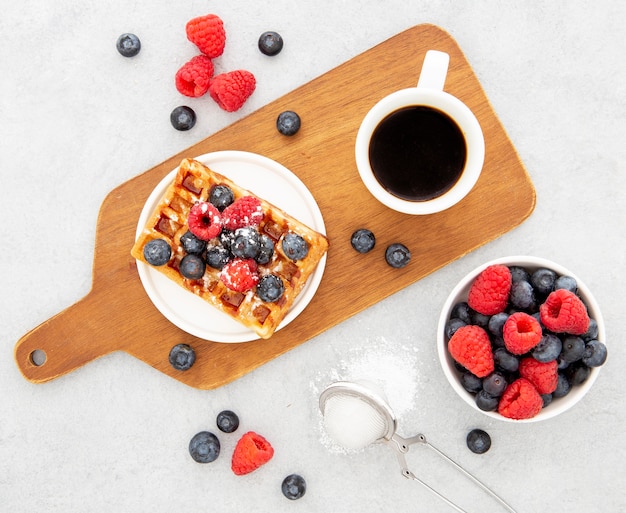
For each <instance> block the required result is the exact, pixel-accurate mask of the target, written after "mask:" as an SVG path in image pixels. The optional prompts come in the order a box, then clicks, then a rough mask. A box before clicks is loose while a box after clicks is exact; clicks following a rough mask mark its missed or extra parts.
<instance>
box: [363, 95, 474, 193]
mask: <svg viewBox="0 0 626 513" xmlns="http://www.w3.org/2000/svg"><path fill="white" fill-rule="evenodd" d="M466 156H467V147H466V144H465V138H464V137H463V133H462V132H461V129H460V128H459V127H458V125H457V124H456V123H455V122H454V121H453V120H452V119H451V118H450V117H449V116H448V115H447V114H444V113H443V112H441V111H439V110H437V109H433V108H431V107H424V106H411V107H405V108H402V109H399V110H397V111H395V112H393V113H391V114H389V115H388V116H387V117H385V118H384V119H383V120H382V121H381V122H380V123H379V124H378V126H377V127H376V129H375V130H374V133H373V134H372V138H371V141H370V147H369V159H370V165H371V167H372V171H373V172H374V176H375V177H376V179H377V180H378V182H379V183H380V185H382V187H383V188H384V189H386V190H387V191H388V192H390V193H391V194H393V195H394V196H397V197H399V198H402V199H405V200H409V201H427V200H430V199H433V198H436V197H437V196H441V195H442V194H444V193H445V192H447V191H448V190H450V189H451V188H452V187H453V186H454V184H456V182H457V181H458V180H459V178H460V176H461V173H462V172H463V167H464V166H465V159H466Z"/></svg>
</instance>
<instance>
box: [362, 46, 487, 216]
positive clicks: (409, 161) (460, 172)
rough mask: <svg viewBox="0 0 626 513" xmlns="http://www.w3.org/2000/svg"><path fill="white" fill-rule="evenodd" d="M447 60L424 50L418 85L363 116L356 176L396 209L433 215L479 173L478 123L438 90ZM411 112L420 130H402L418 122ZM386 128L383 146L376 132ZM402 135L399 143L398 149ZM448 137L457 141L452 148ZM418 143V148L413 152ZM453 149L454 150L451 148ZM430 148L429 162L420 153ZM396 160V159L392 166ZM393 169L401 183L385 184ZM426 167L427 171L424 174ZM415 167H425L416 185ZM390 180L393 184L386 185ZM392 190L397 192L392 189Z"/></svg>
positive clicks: (453, 200)
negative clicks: (436, 125) (422, 192)
mask: <svg viewBox="0 0 626 513" xmlns="http://www.w3.org/2000/svg"><path fill="white" fill-rule="evenodd" d="M449 61H450V57H449V55H448V54H447V53H444V52H440V51H436V50H429V51H428V52H427V53H426V57H425V59H424V63H423V65H422V70H421V73H420V77H419V81H418V84H417V87H410V88H408V89H401V90H399V91H396V92H394V93H391V94H390V95H388V96H386V97H384V98H383V99H382V100H380V101H379V102H378V103H377V104H376V105H374V107H372V109H371V110H370V111H369V112H368V113H367V114H366V116H365V118H364V119H363V121H362V123H361V126H360V128H359V131H358V134H357V138H356V145H355V156H356V165H357V168H358V171H359V174H360V175H361V179H362V180H363V182H364V184H365V186H366V187H367V188H368V190H369V191H370V192H371V193H372V195H373V196H374V197H375V198H376V199H377V200H379V201H380V202H381V203H383V204H384V205H386V206H388V207H389V208H392V209H394V210H396V211H398V212H403V213H406V214H416V215H417V214H432V213H435V212H440V211H442V210H445V209H447V208H450V207H451V206H453V205H455V204H456V203H458V202H459V201H461V200H462V199H463V198H464V197H465V196H466V195H467V194H468V193H469V192H470V190H471V189H472V187H474V185H475V184H476V181H477V180H478V177H479V176H480V173H481V171H482V167H483V162H484V159H485V141H484V137H483V132H482V129H481V127H480V124H479V123H478V120H477V119H476V117H475V116H474V114H473V113H472V111H471V110H470V109H469V108H468V107H467V106H466V105H465V104H464V103H463V102H461V100H459V99H458V98H456V97H454V96H452V95H451V94H448V93H446V92H445V91H444V90H443V86H444V83H445V79H446V75H447V73H448V64H449ZM418 111H419V112H418ZM391 116H394V119H396V121H394V123H395V125H391V124H390V122H389V121H388V120H391V119H392V117H391ZM399 116H404V118H405V119H406V123H404V122H402V121H400V119H401V118H400V117H399ZM415 116H420V118H419V119H420V121H419V125H420V128H419V130H421V132H420V131H413V129H412V128H411V130H408V129H407V127H409V126H412V124H415V123H417V121H414V120H417V119H418V118H417V117H415ZM425 116H430V117H425ZM431 122H433V123H439V124H441V132H438V130H439V129H436V130H435V129H430V128H428V127H429V125H428V123H431ZM403 123H404V124H403ZM407 123H408V124H407ZM415 130H418V129H417V128H416V129H415ZM385 131H386V132H387V139H386V141H387V142H388V145H387V146H385V145H384V144H381V143H380V140H383V138H382V137H383V136H382V135H380V134H382V133H384V132H385ZM436 133H437V134H439V135H437V136H436V135H435V134H436ZM418 134H419V135H418ZM401 139H402V140H403V142H402V146H401V147H399V145H400V144H401V143H400V142H399V141H400V140H401ZM405 139H406V140H405ZM417 139H419V140H417ZM452 140H455V141H456V142H455V143H454V145H453V146H452V143H451V141H452ZM440 144H441V145H442V146H440ZM463 144H464V152H463V149H462V145H463ZM420 146H423V148H419V150H418V147H420ZM376 148H377V149H376ZM381 148H382V149H381ZM452 149H454V151H450V150H452ZM431 150H432V151H433V152H434V153H436V154H437V155H438V156H437V157H436V158H435V159H434V160H432V161H430V160H428V159H429V158H430V157H428V156H426V157H423V154H424V152H426V151H428V152H430V151H431ZM457 150H458V151H457ZM372 152H374V153H372ZM392 154H393V155H392ZM451 154H454V155H456V157H455V160H454V161H450V162H448V159H449V155H451ZM395 158H398V159H400V160H399V161H398V163H397V165H396V163H395V162H396V161H394V159H395ZM424 159H426V160H424ZM427 161H428V162H427ZM422 162H424V164H422ZM442 164H443V165H442ZM373 167H374V168H376V169H373ZM385 167H386V168H387V169H385ZM404 168H406V169H404ZM443 168H445V169H448V170H449V174H450V176H449V177H448V179H446V180H444V179H443V178H442V176H443V174H442V173H441V169H443ZM397 169H399V170H400V172H401V173H404V175H405V177H404V178H403V180H404V181H402V180H400V182H397V181H396V182H393V180H394V179H395V178H397V177H391V182H387V183H385V182H384V181H385V180H386V179H387V178H390V174H391V173H393V172H395V170H397ZM426 169H430V171H429V172H428V173H426V171H425V170H426ZM416 170H417V173H420V172H422V170H424V177H422V178H420V180H421V182H420V183H418V182H417V178H414V177H416V176H417V175H416V174H415V171H416ZM377 174H378V176H379V177H378V178H377ZM440 175H441V177H440ZM455 177H456V178H455ZM431 178H432V180H431ZM381 180H382V182H381ZM407 180H408V182H407ZM433 180H435V181H436V180H441V183H440V184H435V183H434V182H433ZM409 182H410V187H412V188H413V190H412V191H408V190H402V188H405V189H406V188H408V187H409V185H405V183H409ZM431 182H432V183H431ZM383 183H385V185H383ZM389 183H395V185H393V187H390V186H389ZM419 187H424V188H428V187H433V190H432V191H430V193H429V194H426V195H424V196H420V191H418V190H416V188H419ZM437 187H439V188H438V189H437ZM393 188H395V189H396V190H395V191H394V192H391V189H393ZM434 191H438V192H434Z"/></svg>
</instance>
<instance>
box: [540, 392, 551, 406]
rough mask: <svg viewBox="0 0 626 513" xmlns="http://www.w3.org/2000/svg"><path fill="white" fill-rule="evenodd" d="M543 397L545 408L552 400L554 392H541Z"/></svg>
mask: <svg viewBox="0 0 626 513" xmlns="http://www.w3.org/2000/svg"><path fill="white" fill-rule="evenodd" d="M541 399H542V400H543V408H545V407H546V406H548V405H549V404H550V403H551V402H552V394H541Z"/></svg>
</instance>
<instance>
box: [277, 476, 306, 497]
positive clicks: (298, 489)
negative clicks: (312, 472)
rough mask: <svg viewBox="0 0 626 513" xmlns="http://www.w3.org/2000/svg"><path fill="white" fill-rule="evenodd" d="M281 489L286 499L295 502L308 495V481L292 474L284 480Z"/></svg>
mask: <svg viewBox="0 0 626 513" xmlns="http://www.w3.org/2000/svg"><path fill="white" fill-rule="evenodd" d="M281 489H282V492H283V495H284V496H285V497H287V498H288V499H289V500H292V501H295V500H297V499H300V498H301V497H302V496H303V495H304V494H305V493H306V481H305V480H304V478H303V477H302V476H300V475H298V474H290V475H288V476H287V477H286V478H285V479H283V483H282V486H281Z"/></svg>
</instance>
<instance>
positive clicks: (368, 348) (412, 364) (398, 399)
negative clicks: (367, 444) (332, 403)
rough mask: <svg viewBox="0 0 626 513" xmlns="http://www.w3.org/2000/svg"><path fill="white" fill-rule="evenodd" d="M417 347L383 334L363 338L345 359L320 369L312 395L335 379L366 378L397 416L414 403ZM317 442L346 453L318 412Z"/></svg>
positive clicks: (416, 378)
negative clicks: (327, 428)
mask: <svg viewBox="0 0 626 513" xmlns="http://www.w3.org/2000/svg"><path fill="white" fill-rule="evenodd" d="M417 353H418V348H417V347H415V346H413V345H411V346H408V345H398V343H396V342H393V341H389V340H387V339H386V338H385V337H383V336H377V337H376V338H375V339H373V340H372V339H367V338H366V339H363V341H362V344H361V345H359V346H358V347H353V348H352V349H351V351H350V354H348V355H347V357H346V358H345V359H342V360H340V361H338V362H337V364H336V366H335V367H333V368H331V369H329V370H328V371H326V372H319V373H318V375H317V376H316V377H315V379H314V380H313V381H312V382H311V388H312V390H313V392H314V394H315V395H316V396H317V397H319V395H320V393H321V392H322V390H324V389H325V388H326V387H327V386H328V385H329V384H331V383H333V382H335V381H359V380H369V381H372V382H374V383H375V384H376V385H378V386H379V387H380V389H381V390H382V392H384V394H385V396H386V397H387V401H388V403H389V405H390V406H391V408H392V410H393V412H394V414H395V415H396V417H398V418H399V417H401V416H402V415H403V414H405V413H407V412H409V411H410V410H411V409H412V408H413V407H414V405H415V400H416V395H417V390H418V386H419V375H418V372H417V369H418V365H417V357H418V354H417ZM319 429H320V441H321V443H322V444H323V445H324V446H326V447H327V448H328V449H329V450H330V451H331V452H345V451H346V449H345V448H344V447H341V446H339V445H338V444H337V443H335V441H334V440H332V439H331V438H330V437H329V436H328V433H327V432H326V430H325V429H324V425H323V419H322V416H321V414H320V415H319Z"/></svg>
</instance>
